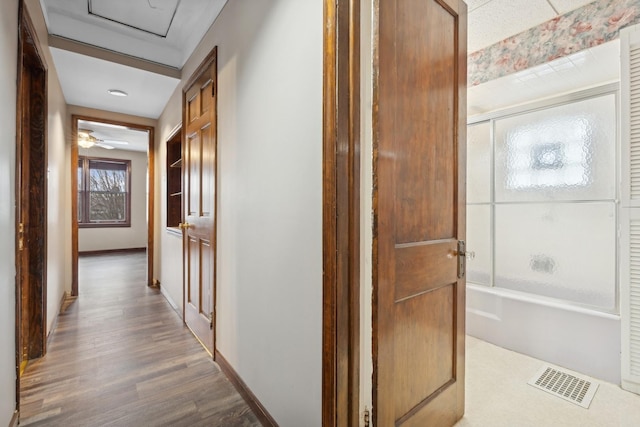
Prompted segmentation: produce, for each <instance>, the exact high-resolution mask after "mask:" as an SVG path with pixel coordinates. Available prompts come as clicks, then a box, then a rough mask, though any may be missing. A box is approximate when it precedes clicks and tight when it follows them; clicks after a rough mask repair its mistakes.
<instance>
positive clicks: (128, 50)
mask: <svg viewBox="0 0 640 427" xmlns="http://www.w3.org/2000/svg"><path fill="white" fill-rule="evenodd" d="M233 1H235V0H233ZM316 1H320V0H316ZM591 1H592V0H467V4H468V11H469V18H468V23H469V27H468V48H469V52H473V51H476V50H479V49H481V48H484V47H486V46H489V45H492V44H494V43H496V42H499V41H501V40H504V39H505V38H507V37H510V36H512V35H515V34H518V33H520V32H522V31H524V30H527V29H529V28H531V27H533V26H535V25H538V24H540V23H542V22H545V21H547V20H549V19H552V18H554V17H556V16H559V15H562V14H564V13H566V12H569V11H571V10H574V9H576V8H579V7H581V6H583V5H585V4H587V3H590V2H591ZM226 2H227V0H40V3H41V6H42V9H43V12H44V15H45V20H46V23H47V27H48V30H49V34H50V37H49V42H50V45H51V46H54V47H53V48H52V49H51V50H52V55H53V60H54V63H55V67H56V70H57V72H58V76H59V78H60V82H61V85H62V90H63V92H64V95H65V98H66V101H67V103H69V104H72V105H79V106H84V107H91V108H97V109H102V110H107V111H115V112H119V113H125V114H132V115H137V116H141V117H148V118H153V119H155V118H158V117H159V116H160V114H161V113H162V110H163V109H164V106H165V105H166V103H167V101H168V99H169V97H170V96H171V94H172V93H173V91H174V90H175V88H176V86H177V85H178V84H179V81H180V80H179V79H180V77H181V75H180V70H181V68H182V67H183V65H184V63H185V62H186V60H187V59H188V58H189V56H190V55H191V54H192V53H193V50H194V49H195V47H196V46H197V44H198V42H199V41H200V40H201V38H202V36H203V35H204V34H205V33H206V31H207V30H208V28H209V27H210V26H211V25H212V23H213V22H214V20H215V18H216V17H217V15H218V14H219V13H220V11H221V10H222V8H223V7H224V5H225V4H226ZM611 49H614V50H615V47H612V48H610V49H609V50H607V49H606V48H603V49H602V50H594V52H587V53H579V54H582V55H583V57H576V58H574V59H572V58H568V61H569V62H568V63H567V62H565V63H561V62H558V63H557V64H546V65H544V66H542V68H541V69H530V70H525V71H523V72H521V73H517V74H515V75H512V76H507V77H503V78H501V79H497V80H495V81H491V82H488V83H485V84H482V85H478V86H475V87H473V88H469V94H468V98H469V105H470V114H474V113H479V112H484V111H489V110H491V109H495V108H499V107H500V106H501V105H509V103H514V102H515V103H518V102H523V101H524V99H525V97H526V96H532V95H533V94H535V95H538V94H539V93H540V92H539V87H538V85H540V84H545V85H548V87H550V88H552V89H551V93H557V92H558V91H561V92H562V91H565V90H569V89H565V86H564V85H565V84H569V86H570V84H571V83H575V82H578V81H581V79H580V78H574V77H572V73H583V72H585V71H587V70H589V69H590V68H591V67H590V65H592V64H597V65H598V68H602V64H603V62H601V61H599V59H601V58H602V57H603V56H604V57H606V58H611V57H612V55H616V53H615V52H614V50H611ZM612 52H613V53H612ZM614 62H615V61H614ZM607 63H611V61H609V62H605V63H604V64H607ZM572 65H575V66H573V67H572ZM527 72H528V73H529V74H527ZM607 73H608V74H612V73H613V71H610V70H607ZM596 77H597V78H599V77H598V76H591V77H590V78H589V79H587V80H592V79H593V78H596ZM554 79H555V80H554ZM514 84H516V85H519V86H516V87H518V88H519V89H523V90H517V91H516V90H513V88H512V85H514ZM109 89H120V90H123V91H125V92H127V93H128V94H129V96H127V97H114V96H111V95H109V94H108V93H107V90H109ZM488 94H490V95H491V96H488Z"/></svg>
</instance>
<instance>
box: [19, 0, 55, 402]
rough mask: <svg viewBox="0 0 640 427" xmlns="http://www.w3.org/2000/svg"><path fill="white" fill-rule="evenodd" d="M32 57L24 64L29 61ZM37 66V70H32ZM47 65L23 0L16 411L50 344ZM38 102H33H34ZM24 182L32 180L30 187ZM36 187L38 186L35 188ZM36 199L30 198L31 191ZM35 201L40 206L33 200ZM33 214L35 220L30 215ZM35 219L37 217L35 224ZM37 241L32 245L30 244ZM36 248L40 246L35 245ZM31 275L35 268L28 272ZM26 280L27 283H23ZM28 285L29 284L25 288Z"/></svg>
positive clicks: (20, 47)
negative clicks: (30, 371)
mask: <svg viewBox="0 0 640 427" xmlns="http://www.w3.org/2000/svg"><path fill="white" fill-rule="evenodd" d="M27 61H28V62H29V63H31V65H30V66H25V62H27ZM34 70H35V71H34ZM47 78H48V68H47V63H46V60H45V56H44V55H43V52H42V50H41V48H40V42H39V40H38V38H37V32H36V30H35V27H34V25H33V21H32V20H31V17H30V15H29V12H28V10H27V8H26V6H25V2H24V0H20V2H19V5H18V73H17V85H16V91H17V97H16V98H17V101H16V171H15V177H16V182H15V197H16V216H15V230H16V233H15V264H16V282H15V283H16V284H15V295H16V301H15V315H16V318H15V331H16V332H15V333H16V336H15V341H16V349H15V350H16V413H18V414H19V410H20V376H21V372H22V370H23V369H24V366H26V362H27V361H28V360H29V359H32V358H37V357H42V356H44V354H45V353H46V344H47V212H48V211H47V183H46V175H47V170H46V169H47V131H48V120H47V116H48V113H47V104H48V93H47V91H48V85H47ZM27 79H28V80H29V81H36V80H37V81H38V82H39V90H38V93H36V94H35V95H32V94H31V93H30V94H29V96H28V97H25V96H23V91H22V86H23V84H24V82H25V80H27ZM25 98H27V99H25ZM33 101H35V104H37V105H38V107H39V108H35V109H34V108H32V107H33V105H32V102H33ZM33 122H35V123H37V124H39V125H40V132H41V133H42V134H41V135H37V136H36V137H37V138H38V141H39V142H40V143H41V145H40V146H39V147H38V148H39V149H37V150H32V147H33V144H32V143H31V141H32V135H31V129H30V128H31V124H32V123H33ZM33 163H36V165H37V166H40V167H42V169H41V170H40V171H39V172H40V173H38V174H34V173H32V172H31V167H32V165H33ZM25 169H26V170H27V171H29V172H28V174H29V176H30V178H31V179H33V181H32V180H31V179H30V180H29V181H28V182H26V183H25V182H24V180H23V173H24V171H25ZM25 186H28V188H26V187H25ZM34 190H35V191H34ZM34 196H35V197H37V200H34V202H38V203H30V198H31V197H34ZM33 204H35V205H36V206H32V205H33ZM25 209H26V210H27V211H28V213H29V217H30V218H29V224H27V227H24V231H22V229H23V228H22V227H21V226H20V224H21V222H22V218H23V215H24V212H23V211H24V210H25ZM32 219H33V221H32ZM32 222H35V224H33V223H32ZM32 246H34V248H32ZM21 247H26V249H27V250H28V252H29V254H30V255H33V257H30V260H31V259H32V258H35V262H36V265H35V267H36V270H37V272H36V275H37V276H38V279H39V281H37V282H34V281H32V280H29V281H28V283H26V284H25V283H24V282H23V281H22V280H21V277H22V276H23V273H22V271H23V270H25V269H27V270H29V271H32V270H33V267H34V266H33V265H32V262H31V261H29V265H28V266H25V265H24V262H23V261H24V260H23V259H22V253H23V250H22V249H21ZM36 249H38V250H36ZM29 275H30V276H32V274H29ZM25 286H26V288H25ZM23 288H25V289H23ZM25 292H26V293H27V294H28V300H27V302H26V311H27V313H28V316H29V322H28V325H26V328H27V330H26V334H27V336H28V337H29V342H28V343H27V345H28V355H27V356H26V357H27V360H23V359H22V347H23V344H24V338H23V333H24V332H25V331H23V329H24V328H25V325H24V322H23V308H25V307H23V304H24V303H23V295H24V293H25Z"/></svg>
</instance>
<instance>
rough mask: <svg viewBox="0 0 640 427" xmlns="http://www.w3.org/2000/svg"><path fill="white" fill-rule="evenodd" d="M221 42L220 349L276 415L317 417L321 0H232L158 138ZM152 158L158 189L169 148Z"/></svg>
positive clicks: (169, 244)
mask: <svg viewBox="0 0 640 427" xmlns="http://www.w3.org/2000/svg"><path fill="white" fill-rule="evenodd" d="M216 45H217V46H218V92H217V93H218V147H219V148H218V162H219V175H218V184H217V185H218V187H217V189H218V203H219V206H218V224H217V230H218V254H217V285H218V294H217V325H216V327H217V334H218V335H217V349H218V350H219V351H220V352H221V353H222V354H223V356H224V357H225V358H226V359H227V360H228V361H229V362H230V364H231V365H232V366H233V368H234V369H235V370H236V371H237V372H238V373H239V375H240V376H241V377H242V379H243V380H244V382H245V383H246V384H247V385H248V386H249V388H250V389H251V390H252V391H253V392H254V394H255V395H256V396H257V397H258V399H259V400H260V401H261V402H262V404H263V405H264V406H265V407H266V409H267V410H268V411H269V413H270V414H271V415H272V416H273V417H274V418H275V420H276V421H277V422H278V423H279V425H281V426H283V427H287V426H301V425H304V426H310V427H312V426H319V425H320V424H321V402H322V399H321V376H322V375H321V374H322V360H321V357H322V346H321V343H322V67H323V63H322V61H323V9H322V2H319V1H315V0H307V1H300V0H270V1H262V2H254V1H251V0H230V1H229V2H228V3H227V5H226V6H225V8H224V10H223V11H222V13H221V15H220V16H219V17H218V19H217V20H216V22H215V23H214V24H213V26H212V27H211V29H210V30H209V31H208V33H207V34H206V35H205V37H204V39H203V42H202V43H201V44H200V46H199V47H198V49H197V50H196V51H195V53H194V54H193V55H192V57H191V58H190V59H189V61H188V62H187V64H186V65H185V67H184V69H183V80H182V84H181V85H180V87H178V89H177V90H176V92H174V94H173V96H172V98H171V100H170V102H169V104H168V105H167V107H166V109H165V111H164V113H163V115H162V116H161V117H160V120H159V122H160V123H159V132H158V133H159V134H160V138H159V140H160V141H161V142H160V144H161V145H164V144H165V141H166V139H167V138H168V136H169V133H170V131H171V129H173V128H174V127H175V126H176V125H177V124H178V123H179V122H180V120H181V118H180V112H181V90H182V85H184V84H185V82H186V80H187V79H188V78H189V77H190V76H191V75H192V73H193V72H194V70H195V69H196V67H197V66H198V65H199V64H200V63H201V61H202V60H203V59H204V57H205V56H206V55H207V54H208V53H209V52H210V50H211V49H212V48H213V47H214V46H216ZM162 152H164V149H162ZM157 167H158V170H159V171H160V174H161V177H162V178H161V180H160V181H161V185H160V186H159V187H158V191H159V192H161V193H162V191H163V183H164V180H165V179H166V171H165V170H164V157H161V156H158V159H157ZM163 197H164V196H163ZM158 199H160V197H158ZM163 200H164V199H162V200H160V209H161V210H162V215H161V217H160V219H159V221H160V224H164V221H165V215H166V212H164V209H165V208H164V206H165V203H164V201H163ZM161 234H162V237H161V240H160V241H161V245H162V247H161V250H160V252H161V255H160V256H161V261H160V262H159V263H158V275H159V278H160V281H161V283H162V285H161V286H162V288H163V290H164V292H166V293H168V294H170V296H171V298H172V299H174V300H175V302H176V303H178V304H179V305H181V303H182V288H181V286H182V283H181V279H180V278H181V258H180V254H181V252H180V245H181V240H180V239H178V238H176V237H175V236H173V235H169V234H168V233H167V232H166V231H165V230H164V227H162V228H161Z"/></svg>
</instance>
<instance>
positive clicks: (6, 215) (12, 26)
mask: <svg viewBox="0 0 640 427" xmlns="http://www.w3.org/2000/svg"><path fill="white" fill-rule="evenodd" d="M17 48H18V0H6V1H5V2H4V3H3V5H2V13H0V64H2V67H0V99H2V102H1V103H0V235H1V236H3V237H2V239H0V396H2V398H1V399H0V424H2V425H8V424H9V422H10V421H11V417H12V415H13V411H14V409H15V403H16V401H15V394H16V393H15V390H16V375H15V374H16V370H15V364H16V356H15V301H16V297H15V252H14V248H15V230H14V228H15V209H14V204H15V190H14V185H15V157H16V154H15V145H16V72H17V64H16V58H17V57H18V51H17Z"/></svg>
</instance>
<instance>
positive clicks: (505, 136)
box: [467, 94, 618, 312]
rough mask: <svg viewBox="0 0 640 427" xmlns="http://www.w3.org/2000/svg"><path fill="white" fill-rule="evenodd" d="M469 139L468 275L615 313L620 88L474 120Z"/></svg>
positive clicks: (489, 283) (480, 281) (484, 282)
mask: <svg viewBox="0 0 640 427" xmlns="http://www.w3.org/2000/svg"><path fill="white" fill-rule="evenodd" d="M492 130H493V132H492ZM467 136H468V144H467V196H468V197H467V251H472V252H475V258H473V259H467V281H468V282H469V283H475V284H481V285H487V286H496V287H501V288H506V289H511V290H516V291H521V292H526V293H530V294H535V295H540V296H545V297H550V298H555V299H559V300H563V301H567V302H570V303H574V304H580V305H583V306H589V307H592V308H595V309H599V310H604V311H609V312H615V311H616V309H617V306H616V304H617V301H616V293H617V278H616V277H617V276H616V268H617V267H616V266H617V254H616V251H617V234H616V227H617V209H618V206H617V189H616V185H617V178H616V177H617V161H616V155H617V154H616V153H617V113H616V96H615V94H605V95H600V96H596V97H592V98H589V99H583V100H579V101H575V102H572V103H568V104H558V105H555V106H551V107H548V108H545V109H540V110H530V111H527V112H524V113H521V114H517V115H511V116H504V117H501V118H497V119H493V120H490V121H488V122H482V123H479V124H476V125H471V126H469V127H468V132H467ZM492 138H493V140H492ZM492 168H493V169H492Z"/></svg>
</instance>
